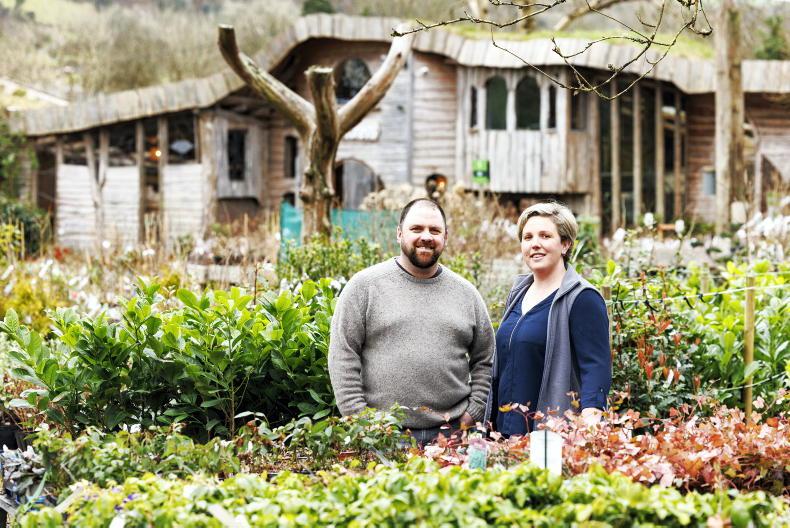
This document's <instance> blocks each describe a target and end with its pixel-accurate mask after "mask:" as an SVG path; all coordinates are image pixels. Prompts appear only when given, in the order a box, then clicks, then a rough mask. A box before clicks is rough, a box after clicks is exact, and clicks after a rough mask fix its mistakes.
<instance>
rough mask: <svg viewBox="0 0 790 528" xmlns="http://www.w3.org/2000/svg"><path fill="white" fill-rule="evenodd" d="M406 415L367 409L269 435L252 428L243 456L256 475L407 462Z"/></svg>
mask: <svg viewBox="0 0 790 528" xmlns="http://www.w3.org/2000/svg"><path fill="white" fill-rule="evenodd" d="M404 417H405V412H404V409H403V408H401V407H398V406H395V407H393V408H392V409H390V410H389V411H379V410H375V409H365V410H364V411H362V412H361V413H359V414H355V415H352V416H344V417H337V416H332V417H329V418H325V419H323V420H320V421H313V420H311V419H310V418H308V417H303V418H300V419H299V420H295V421H292V422H289V423H287V424H285V425H283V426H281V427H277V428H274V429H270V428H269V426H268V425H267V424H266V423H262V424H260V425H257V424H255V422H254V421H253V422H250V423H249V424H247V426H245V427H244V428H242V430H241V433H240V435H239V437H238V439H237V444H238V445H239V446H240V447H241V449H243V451H242V452H240V454H239V456H240V457H241V458H242V460H244V461H245V462H246V463H247V464H248V469H251V470H253V471H255V472H262V471H274V470H282V469H290V470H300V471H304V470H308V471H317V470H319V469H326V468H329V467H330V466H332V465H333V464H336V463H338V462H343V461H349V466H351V467H360V466H361V465H362V464H365V463H368V462H371V461H378V460H385V457H386V459H389V460H402V459H403V458H404V457H405V455H406V452H405V450H404V448H405V447H407V446H411V445H413V442H412V438H411V436H410V435H409V434H408V433H407V432H406V431H405V430H403V429H402V427H401V424H402V423H403V419H404Z"/></svg>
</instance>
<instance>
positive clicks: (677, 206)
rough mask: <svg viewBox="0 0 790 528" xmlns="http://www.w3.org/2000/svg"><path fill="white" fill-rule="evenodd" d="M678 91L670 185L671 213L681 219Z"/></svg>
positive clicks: (682, 180) (681, 183)
mask: <svg viewBox="0 0 790 528" xmlns="http://www.w3.org/2000/svg"><path fill="white" fill-rule="evenodd" d="M680 104H681V101H680V90H677V89H676V90H675V129H674V134H673V140H674V141H673V143H674V144H673V146H672V147H673V157H672V159H673V162H674V163H673V164H672V168H673V171H672V172H673V173H674V176H673V178H674V181H673V184H672V189H673V190H674V191H675V194H674V196H673V203H672V212H673V213H674V215H675V218H682V217H683V204H682V197H683V191H684V187H685V181H684V178H683V166H682V164H681V161H682V160H681V159H680V158H681V142H680V141H681V138H682V133H683V132H682V129H681V123H680V117H681V116H680Z"/></svg>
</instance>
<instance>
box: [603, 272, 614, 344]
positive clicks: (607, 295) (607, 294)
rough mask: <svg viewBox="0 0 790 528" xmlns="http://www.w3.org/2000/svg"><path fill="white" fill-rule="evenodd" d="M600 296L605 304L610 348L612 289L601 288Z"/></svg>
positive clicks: (609, 287)
mask: <svg viewBox="0 0 790 528" xmlns="http://www.w3.org/2000/svg"><path fill="white" fill-rule="evenodd" d="M601 295H603V300H604V301H605V302H606V315H607V316H608V319H609V347H610V348H611V346H612V313H613V310H612V287H611V286H609V285H608V284H607V285H604V286H601Z"/></svg>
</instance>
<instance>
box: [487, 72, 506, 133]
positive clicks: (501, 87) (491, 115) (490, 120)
mask: <svg viewBox="0 0 790 528" xmlns="http://www.w3.org/2000/svg"><path fill="white" fill-rule="evenodd" d="M486 128H487V129H489V130H505V129H506V128H507V85H506V84H505V79H503V78H502V77H492V78H491V79H488V81H486Z"/></svg>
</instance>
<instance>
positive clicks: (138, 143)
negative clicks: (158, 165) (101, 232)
mask: <svg viewBox="0 0 790 528" xmlns="http://www.w3.org/2000/svg"><path fill="white" fill-rule="evenodd" d="M134 141H135V147H137V148H136V151H137V152H136V157H137V178H138V180H139V181H138V184H137V185H138V193H139V195H138V198H137V242H139V243H142V242H145V238H144V237H145V205H146V204H145V202H146V185H145V131H144V130H143V121H142V120H140V119H138V120H137V122H135V124H134Z"/></svg>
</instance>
